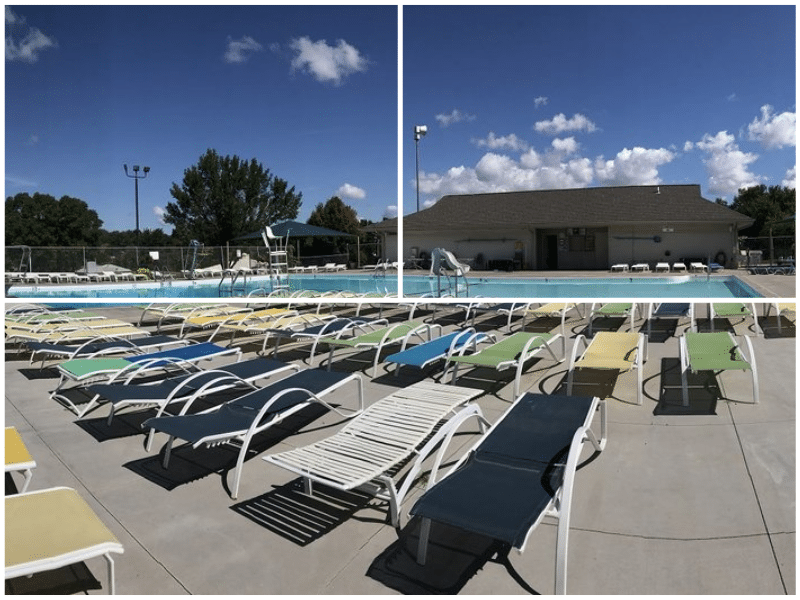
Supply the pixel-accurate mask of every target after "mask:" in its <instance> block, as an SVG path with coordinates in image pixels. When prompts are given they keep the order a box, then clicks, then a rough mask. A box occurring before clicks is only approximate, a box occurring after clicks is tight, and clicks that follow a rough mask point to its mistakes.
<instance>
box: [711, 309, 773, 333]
mask: <svg viewBox="0 0 800 600" xmlns="http://www.w3.org/2000/svg"><path fill="white" fill-rule="evenodd" d="M717 317H720V318H723V319H733V318H737V317H741V319H742V320H741V321H740V322H742V323H744V321H745V320H746V319H747V317H752V318H753V331H754V332H755V335H756V336H758V335H759V331H760V329H759V327H758V316H757V315H756V305H755V304H754V303H753V302H750V303H749V306H748V305H747V304H745V303H744V302H722V303H719V304H716V303H712V304H709V305H708V320H709V322H710V324H711V331H712V332H713V331H714V319H716V318H717ZM736 324H737V323H731V327H733V326H734V325H736Z"/></svg>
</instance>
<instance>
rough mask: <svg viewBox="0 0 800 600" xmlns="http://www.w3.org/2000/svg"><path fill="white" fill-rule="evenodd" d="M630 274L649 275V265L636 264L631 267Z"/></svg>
mask: <svg viewBox="0 0 800 600" xmlns="http://www.w3.org/2000/svg"><path fill="white" fill-rule="evenodd" d="M631 272H632V273H649V272H650V265H649V264H647V263H636V264H635V265H631Z"/></svg>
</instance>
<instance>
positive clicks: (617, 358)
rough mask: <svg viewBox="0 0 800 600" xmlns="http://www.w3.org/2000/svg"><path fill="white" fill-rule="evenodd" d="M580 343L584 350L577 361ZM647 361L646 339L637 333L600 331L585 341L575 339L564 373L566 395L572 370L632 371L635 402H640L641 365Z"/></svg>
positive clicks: (573, 371)
mask: <svg viewBox="0 0 800 600" xmlns="http://www.w3.org/2000/svg"><path fill="white" fill-rule="evenodd" d="M581 344H582V345H583V346H584V348H585V350H584V351H583V354H581V356H580V358H578V351H579V350H580V347H581ZM646 360H647V339H646V338H645V336H644V335H643V334H641V333H634V332H630V333H619V332H608V331H603V332H600V333H598V334H597V335H595V336H594V337H593V338H591V341H588V340H587V338H586V336H584V335H582V334H581V335H579V336H578V337H577V338H575V345H574V346H573V347H572V355H571V357H570V360H569V367H568V370H567V395H572V389H573V387H574V385H575V382H574V375H575V369H603V370H614V371H619V372H620V373H625V372H627V371H631V370H635V371H636V374H637V385H636V403H637V404H641V403H642V383H643V382H642V379H643V375H642V373H643V369H642V365H643V364H644V362H645V361H646Z"/></svg>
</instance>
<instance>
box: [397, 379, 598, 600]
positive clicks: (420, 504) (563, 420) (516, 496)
mask: <svg viewBox="0 0 800 600" xmlns="http://www.w3.org/2000/svg"><path fill="white" fill-rule="evenodd" d="M598 406H599V407H600V418H601V431H600V438H599V439H598V438H597V436H596V435H595V433H594V432H593V431H592V429H591V423H592V419H593V417H594V414H595V412H596V410H597V408H598ZM586 442H590V443H591V445H592V446H593V447H594V450H595V451H596V452H601V451H602V450H603V449H604V448H605V445H606V404H605V401H600V400H599V399H598V398H583V397H576V396H548V395H543V394H531V393H528V394H524V395H522V396H520V397H519V398H518V399H517V400H516V402H515V403H514V404H513V405H512V406H511V407H510V408H509V410H508V411H506V412H505V413H504V415H503V416H502V417H501V418H500V420H499V421H497V422H496V423H495V424H494V425H493V426H492V427H491V429H489V431H487V432H486V434H485V435H484V436H482V437H481V439H480V440H479V441H478V442H477V444H475V445H474V446H473V448H472V449H471V450H470V451H469V452H468V453H467V454H465V455H464V456H463V457H462V458H461V460H459V462H458V463H457V464H456V465H455V466H454V467H453V469H452V470H451V471H449V472H448V473H447V474H446V475H445V476H444V477H443V478H442V479H441V480H440V481H439V483H435V482H436V478H437V473H436V471H435V470H434V471H432V472H431V474H430V476H429V484H428V485H429V486H432V487H429V489H428V490H427V491H426V492H425V493H424V494H423V495H422V496H421V497H420V499H419V500H418V501H417V503H416V504H415V505H414V506H413V508H412V509H411V514H412V515H417V516H419V517H421V518H422V519H423V521H422V524H421V526H420V535H419V549H418V552H417V562H418V563H420V564H422V565H424V564H425V561H426V551H427V545H428V538H429V533H430V522H431V521H432V520H433V521H437V522H440V523H445V524H448V525H450V526H453V527H457V528H459V529H462V530H465V531H470V532H473V533H477V534H479V535H484V536H486V537H489V538H492V539H495V540H498V541H500V542H503V543H505V544H507V545H508V546H511V547H515V548H517V549H518V550H519V551H520V552H522V551H523V550H524V548H525V542H526V540H527V538H528V536H529V534H530V532H531V531H532V530H533V529H535V528H536V526H537V525H538V524H539V523H540V522H541V520H542V517H544V516H545V515H550V516H555V517H557V518H558V530H557V537H556V586H555V587H556V592H557V593H560V594H564V593H566V587H567V543H568V536H569V519H570V508H571V503H572V490H573V487H574V482H575V470H576V468H577V465H578V460H579V458H580V454H581V450H582V449H583V445H584V443H586ZM565 449H568V450H569V451H568V454H565V452H564V451H565Z"/></svg>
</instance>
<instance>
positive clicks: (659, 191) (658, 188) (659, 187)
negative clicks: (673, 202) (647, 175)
mask: <svg viewBox="0 0 800 600" xmlns="http://www.w3.org/2000/svg"><path fill="white" fill-rule="evenodd" d="M660 193H661V186H658V187H656V194H660Z"/></svg>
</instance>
